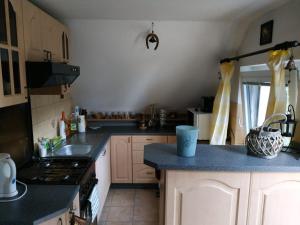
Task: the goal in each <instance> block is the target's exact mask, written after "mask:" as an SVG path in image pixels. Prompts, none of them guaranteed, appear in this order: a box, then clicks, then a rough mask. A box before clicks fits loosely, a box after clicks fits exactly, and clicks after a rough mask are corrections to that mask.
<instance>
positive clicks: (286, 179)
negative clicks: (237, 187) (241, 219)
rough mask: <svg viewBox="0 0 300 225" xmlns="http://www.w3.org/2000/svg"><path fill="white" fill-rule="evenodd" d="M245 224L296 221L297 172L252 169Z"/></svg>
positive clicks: (299, 206)
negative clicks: (247, 215) (254, 171)
mask: <svg viewBox="0 0 300 225" xmlns="http://www.w3.org/2000/svg"><path fill="white" fill-rule="evenodd" d="M249 205H250V207H249V217H248V225H299V212H300V173H276V174H275V173H254V174H252V177H251V189H250V204H249Z"/></svg>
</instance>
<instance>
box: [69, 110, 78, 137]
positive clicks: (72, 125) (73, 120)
mask: <svg viewBox="0 0 300 225" xmlns="http://www.w3.org/2000/svg"><path fill="white" fill-rule="evenodd" d="M77 120H78V117H76V116H75V113H72V114H71V119H70V131H71V133H73V134H74V133H76V132H77V130H78V129H77Z"/></svg>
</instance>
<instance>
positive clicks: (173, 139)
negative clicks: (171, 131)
mask: <svg viewBox="0 0 300 225" xmlns="http://www.w3.org/2000/svg"><path fill="white" fill-rule="evenodd" d="M176 141H177V140H176V136H175V135H174V136H168V144H176Z"/></svg>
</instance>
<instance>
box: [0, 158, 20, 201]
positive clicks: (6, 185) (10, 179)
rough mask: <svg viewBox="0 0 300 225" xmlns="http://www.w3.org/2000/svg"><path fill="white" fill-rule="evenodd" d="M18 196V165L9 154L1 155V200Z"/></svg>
mask: <svg viewBox="0 0 300 225" xmlns="http://www.w3.org/2000/svg"><path fill="white" fill-rule="evenodd" d="M17 194H18V191H17V187H16V165H15V163H14V161H13V160H12V159H11V158H10V155H9V154H7V153H0V198H10V197H13V196H16V195H17Z"/></svg>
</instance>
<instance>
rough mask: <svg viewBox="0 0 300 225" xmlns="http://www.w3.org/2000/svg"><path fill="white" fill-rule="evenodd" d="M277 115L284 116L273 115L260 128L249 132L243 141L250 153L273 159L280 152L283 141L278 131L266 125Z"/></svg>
mask: <svg viewBox="0 0 300 225" xmlns="http://www.w3.org/2000/svg"><path fill="white" fill-rule="evenodd" d="M278 115H281V116H282V115H283V116H285V115H284V114H275V115H273V116H271V117H270V118H268V119H267V120H266V121H265V122H264V124H263V125H262V126H261V127H258V128H255V129H251V130H250V132H249V134H248V135H247V136H246V140H245V142H246V145H247V148H248V151H249V152H250V153H253V154H255V155H257V156H259V157H261V158H265V159H273V158H275V157H276V156H277V155H278V153H279V152H280V151H281V150H282V147H283V144H284V139H283V137H282V135H281V132H280V129H273V128H270V126H269V125H268V126H267V125H266V124H268V122H269V121H272V119H273V118H274V117H276V116H278ZM285 118H286V117H285ZM274 123H276V122H271V124H274Z"/></svg>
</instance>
